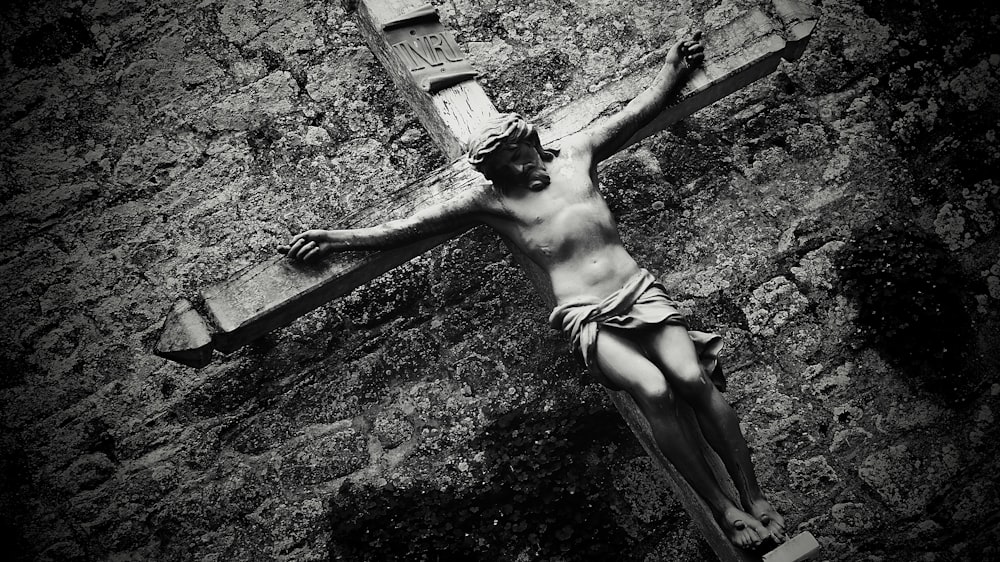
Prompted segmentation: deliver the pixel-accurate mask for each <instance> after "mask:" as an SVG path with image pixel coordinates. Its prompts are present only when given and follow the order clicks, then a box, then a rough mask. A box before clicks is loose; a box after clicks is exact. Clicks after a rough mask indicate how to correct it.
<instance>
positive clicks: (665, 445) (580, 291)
mask: <svg viewBox="0 0 1000 562" xmlns="http://www.w3.org/2000/svg"><path fill="white" fill-rule="evenodd" d="M703 51H704V47H703V45H702V42H701V33H700V32H695V33H693V34H691V35H689V36H687V37H686V38H685V39H683V40H681V41H678V42H677V43H676V44H675V45H673V47H672V48H671V49H670V50H669V51H668V53H667V55H666V59H665V63H664V65H663V68H662V69H661V70H660V72H659V73H658V74H657V76H656V78H655V79H654V80H653V83H652V84H651V85H650V86H649V87H648V88H647V89H646V90H644V91H643V92H642V93H640V94H639V95H638V96H637V97H636V98H635V99H633V100H632V101H631V102H629V104H628V105H626V106H625V107H624V108H623V109H622V110H621V111H620V112H618V113H616V114H614V115H613V116H611V117H610V118H608V119H607V120H605V121H603V122H600V123H599V124H597V125H594V126H592V127H591V128H589V129H586V130H584V131H581V132H579V133H577V134H575V135H573V136H570V137H567V138H566V139H563V140H562V142H561V144H560V146H559V149H558V150H557V149H554V148H545V147H543V146H542V145H541V142H540V140H539V137H538V133H537V131H536V130H535V128H534V126H533V125H531V124H529V123H527V122H525V120H524V119H523V118H521V116H520V115H517V114H515V113H509V114H505V115H500V116H498V117H496V118H495V119H492V120H490V121H489V122H487V123H484V124H483V127H482V129H481V131H480V132H479V133H478V134H477V135H474V136H473V137H472V138H471V139H470V140H469V142H468V144H467V152H468V159H469V162H470V163H471V164H472V165H473V166H474V167H475V168H476V169H477V170H478V171H480V172H481V173H482V174H483V175H484V176H485V177H486V179H488V180H490V182H492V186H490V185H489V184H488V183H486V182H484V183H483V185H482V186H481V187H482V188H481V189H470V190H468V191H467V192H465V193H463V194H462V195H459V196H458V197H455V198H453V199H450V200H448V201H446V202H444V203H441V204H437V205H434V206H432V207H429V208H426V209H423V210H421V211H419V212H417V213H415V214H413V215H412V216H410V217H407V218H404V219H401V220H394V221H390V222H386V223H384V224H381V225H378V226H374V227H370V228H358V229H350V230H308V231H306V232H302V233H301V234H298V235H296V236H295V237H293V238H292V240H291V242H290V243H289V245H287V246H282V247H279V248H278V251H279V252H282V253H284V254H285V255H286V256H287V257H288V258H289V259H293V260H301V261H305V262H310V261H314V260H318V259H320V258H322V257H323V256H325V255H327V254H329V253H331V252H335V251H340V250H362V249H372V250H375V249H386V248H392V247H396V246H402V245H404V244H407V243H409V242H413V241H415V240H417V239H420V238H423V237H428V236H432V235H435V234H441V233H446V232H450V231H453V230H456V229H458V228H459V227H462V226H467V225H471V224H486V225H488V226H490V227H492V228H494V229H495V230H497V231H499V232H500V233H501V234H502V235H503V236H505V237H507V238H508V239H510V240H511V241H512V242H513V243H514V245H516V246H517V247H518V248H519V249H520V250H521V251H522V252H523V253H524V254H525V255H527V256H528V258H530V259H531V260H532V261H533V262H534V263H535V264H537V265H538V266H539V267H540V268H541V269H542V270H543V271H544V272H545V274H546V275H547V276H548V279H549V281H550V283H551V286H552V291H553V294H554V296H555V299H556V302H557V306H556V307H555V309H554V310H553V311H552V313H551V315H550V317H549V321H550V322H551V324H552V325H553V327H555V328H557V329H560V330H563V331H565V332H566V333H567V334H568V335H569V337H570V339H571V340H572V342H573V345H574V347H575V349H577V350H578V351H579V352H580V354H581V355H582V358H583V360H584V362H585V364H586V365H587V367H588V369H589V371H590V372H591V373H592V374H593V375H594V376H595V377H596V378H597V379H598V380H599V381H600V382H601V383H602V384H604V385H606V386H608V387H609V388H612V389H614V390H624V391H626V392H628V393H629V394H630V395H631V396H632V398H633V399H634V400H635V403H636V404H637V405H638V407H639V409H640V411H641V412H642V414H643V415H644V416H645V418H646V420H647V421H648V422H649V426H650V428H651V429H652V433H653V436H654V438H655V441H656V444H657V446H658V447H659V449H660V450H661V451H662V452H663V454H664V455H665V456H666V457H667V458H668V459H669V460H670V462H671V463H673V465H674V466H675V467H676V468H677V470H678V471H679V472H680V474H681V475H682V476H683V477H684V478H685V479H686V480H687V481H688V482H689V483H690V484H691V486H692V487H693V488H694V489H695V491H697V493H698V494H699V495H700V496H701V497H702V498H703V499H704V500H705V502H706V503H707V504H708V506H709V507H710V509H711V510H712V514H713V515H714V517H715V520H716V521H717V522H718V524H719V526H720V527H721V528H722V530H723V531H724V532H725V534H726V535H727V536H728V537H729V539H730V540H731V541H732V542H733V543H734V544H736V545H737V546H740V547H743V548H754V547H756V546H758V545H760V544H761V543H762V542H763V541H765V540H768V539H773V540H775V541H777V542H783V541H784V540H785V532H784V519H783V518H782V516H781V515H780V514H778V512H777V511H776V510H775V509H774V507H773V506H772V505H771V504H770V502H768V500H767V498H766V497H765V496H764V493H763V491H762V490H761V488H760V485H759V484H758V482H757V477H756V474H755V472H754V466H753V463H752V461H751V458H750V452H749V450H748V448H747V443H746V439H745V438H744V436H743V433H742V431H741V430H740V426H739V420H738V419H737V417H736V413H735V412H734V411H733V408H732V407H731V406H730V405H729V403H727V402H726V400H725V399H724V398H723V396H722V394H721V393H720V392H719V389H718V388H716V385H715V384H714V383H715V382H717V381H713V378H714V376H715V375H718V376H719V377H720V378H721V371H720V370H719V369H718V352H719V349H720V348H721V346H722V338H721V337H720V336H718V335H715V334H707V333H703V332H697V331H693V330H688V326H687V322H686V320H685V318H684V317H683V316H682V315H681V314H680V313H679V312H678V311H677V309H676V308H674V307H673V306H672V302H671V301H670V300H669V299H668V297H667V294H666V292H665V289H664V287H663V285H661V284H660V283H658V282H657V281H656V280H655V279H654V278H653V276H652V275H651V274H650V273H649V272H648V271H646V270H645V269H642V268H641V267H640V266H639V265H638V264H637V263H636V261H635V260H634V259H633V258H632V256H631V255H629V253H628V252H627V251H626V250H625V247H624V245H623V244H622V240H621V237H620V235H619V233H618V229H617V225H616V224H615V220H614V217H613V216H612V214H611V211H610V210H609V208H608V205H607V203H606V202H605V200H604V198H603V197H602V196H601V194H600V192H599V191H598V189H597V186H598V180H597V165H598V163H599V162H601V161H602V160H604V159H606V158H608V157H610V156H611V155H613V154H614V153H616V152H617V151H618V150H619V149H620V148H622V147H623V145H624V144H625V143H626V142H627V141H628V139H629V138H630V137H632V136H633V135H634V134H635V133H636V132H637V131H638V130H640V129H641V128H642V127H643V126H645V125H646V124H647V123H649V122H650V121H651V120H652V119H653V118H654V117H655V116H656V115H658V114H659V113H660V112H662V111H663V110H664V109H665V107H666V105H667V103H668V101H669V100H670V98H671V96H672V95H673V94H674V93H675V92H676V91H677V90H678V89H679V87H680V86H681V85H682V84H683V83H684V81H685V80H686V79H687V77H688V75H689V73H690V70H691V68H693V67H695V66H697V65H699V64H700V63H701V62H702V60H703V56H704V55H703ZM687 406H689V407H690V408H691V409H692V410H693V411H694V413H695V415H694V417H693V418H692V417H691V416H687V415H679V410H680V409H681V408H682V407H685V408H686V407H687ZM699 433H700V434H701V435H703V436H704V437H705V440H706V441H707V442H708V443H709V445H710V446H711V447H712V449H713V450H714V451H715V452H716V453H717V454H718V455H719V457H720V458H721V459H722V462H723V464H724V465H725V467H726V471H727V472H728V473H729V476H730V477H731V478H732V480H733V483H734V485H735V487H736V490H737V492H738V494H739V498H738V500H739V501H738V503H737V501H736V499H735V498H730V497H729V495H728V494H727V493H726V492H725V491H724V489H723V486H722V485H721V484H720V483H719V482H718V481H717V480H716V478H715V476H714V474H713V472H712V470H711V468H710V466H709V464H708V462H707V460H706V459H705V457H704V456H703V453H702V451H701V449H700V446H699V442H700V441H701V439H700V437H699Z"/></svg>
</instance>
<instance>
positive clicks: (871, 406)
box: [0, 0, 1000, 562]
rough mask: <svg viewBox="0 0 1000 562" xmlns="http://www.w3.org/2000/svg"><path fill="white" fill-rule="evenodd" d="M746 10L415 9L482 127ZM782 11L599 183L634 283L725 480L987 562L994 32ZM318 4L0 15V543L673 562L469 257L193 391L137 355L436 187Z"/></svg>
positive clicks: (841, 523) (516, 306)
mask: <svg viewBox="0 0 1000 562" xmlns="http://www.w3.org/2000/svg"><path fill="white" fill-rule="evenodd" d="M749 3H750V2H744V1H734V0H727V1H726V2H722V3H719V4H716V3H713V2H700V1H685V2H680V3H678V4H677V5H673V6H663V3H661V2H653V1H651V0H650V1H646V0H641V1H636V2H628V3H624V2H617V3H616V2H599V1H595V0H591V1H586V2H575V3H569V2H557V1H553V0H542V1H536V2H528V1H526V0H501V1H499V2H498V1H496V0H490V1H467V0H456V1H453V2H447V3H440V4H439V9H440V11H441V13H442V15H443V18H444V20H445V22H446V25H448V26H450V27H451V28H452V29H454V30H455V31H456V33H457V35H458V39H459V41H460V42H461V43H463V44H464V45H465V46H466V47H467V49H468V51H469V52H470V54H471V55H472V56H473V57H474V59H475V60H476V61H477V64H478V67H479V68H480V70H482V71H483V74H484V75H485V78H484V80H483V83H484V86H485V87H486V89H487V90H488V92H489V93H490V94H491V96H492V97H493V99H494V100H495V101H496V103H497V105H498V107H499V108H500V109H501V110H512V109H517V110H519V111H521V112H523V113H526V114H531V113H533V112H535V111H538V110H540V109H542V108H544V107H548V106H550V105H552V104H558V103H562V102H565V101H566V100H569V99H573V98H575V97H577V96H580V95H583V94H585V93H586V92H587V91H588V90H593V89H594V87H595V85H597V84H600V83H602V81H604V80H606V79H607V77H608V76H610V75H614V74H615V73H616V72H617V71H618V70H619V69H620V68H623V67H628V66H629V65H631V64H634V63H636V61H638V60H639V59H640V57H641V56H642V55H643V54H644V53H646V52H648V51H650V50H652V49H654V48H656V47H658V46H659V45H661V44H662V43H663V42H665V41H668V40H670V39H671V38H672V37H673V36H674V33H675V31H676V30H677V29H679V28H683V27H685V26H689V25H696V26H702V27H705V28H711V27H712V25H713V24H717V23H719V22H722V21H725V18H726V16H727V15H728V14H730V13H731V12H732V11H734V10H737V9H739V8H740V7H741V6H745V5H747V4H749ZM814 3H815V4H816V5H817V6H818V7H820V9H821V10H822V12H823V19H822V20H821V23H820V27H819V28H818V30H817V34H816V35H815V36H814V38H813V40H812V43H811V45H810V47H809V49H808V50H807V52H806V54H805V56H804V57H803V58H802V59H801V60H800V61H799V62H797V63H795V64H794V65H785V66H783V67H782V69H781V70H780V71H779V72H778V73H776V74H775V75H772V76H770V77H768V78H766V79H764V80H762V81H760V82H758V83H757V84H755V85H753V86H751V87H749V88H747V89H746V90H744V91H742V92H739V93H737V94H735V95H733V96H731V97H729V98H727V99H725V100H723V101H721V102H719V103H718V104H716V105H715V106H713V107H711V108H708V109H706V110H703V111H701V112H700V113H698V114H696V115H695V116H693V117H692V118H690V119H689V120H687V121H686V122H685V123H683V124H681V125H679V126H678V127H676V128H675V129H674V130H672V131H670V132H668V133H665V134H663V135H661V136H658V137H656V138H654V139H651V140H650V141H647V142H645V143H643V144H641V145H639V146H637V147H635V148H634V149H632V150H630V151H628V152H627V153H625V154H623V155H621V156H620V157H619V158H617V159H616V160H615V161H613V162H612V163H610V164H609V165H608V167H607V168H606V170H605V172H604V176H603V189H604V192H605V193H606V196H607V199H608V201H609V203H610V205H611V207H612V209H613V210H614V212H615V213H616V214H617V216H618V218H619V221H620V226H621V229H622V232H623V236H624V238H625V240H626V244H627V245H628V247H629V249H630V250H631V251H633V252H634V254H635V255H636V257H637V258H638V259H639V261H640V262H641V263H643V264H644V265H646V266H647V267H648V268H649V269H650V270H651V271H653V272H654V273H656V274H657V275H659V276H660V277H661V278H662V279H663V280H664V281H665V283H666V284H667V285H668V286H669V288H670V289H671V291H672V292H673V293H674V294H676V296H677V298H678V300H679V301H680V302H681V305H682V308H684V309H685V311H686V312H688V313H689V314H690V316H691V319H692V321H693V323H694V324H695V325H696V326H698V327H707V328H711V329H713V330H717V331H720V332H723V333H724V334H725V335H726V338H727V355H726V365H727V367H728V375H729V379H730V381H729V390H728V392H727V396H728V398H729V400H730V401H731V402H732V403H733V404H734V406H735V407H736V409H737V411H738V412H739V414H740V416H741V419H742V421H743V427H744V430H745V432H746V434H747V438H748V440H749V441H750V444H751V446H752V448H753V451H754V457H755V459H756V462H757V464H758V468H759V473H760V476H761V479H762V481H763V483H764V485H765V486H766V488H767V489H769V490H771V491H772V495H773V498H774V500H775V503H776V504H777V505H778V506H779V507H780V508H781V509H783V511H784V512H785V513H787V514H788V517H789V520H790V521H789V522H790V523H791V527H792V528H793V529H795V530H810V531H811V532H812V533H813V534H814V535H816V536H817V538H818V539H819V540H820V542H821V543H822V545H823V547H824V551H823V559H827V560H851V561H862V560H863V561H871V562H874V561H890V560H893V561H895V560H898V561H907V562H910V561H914V560H921V561H947V560H986V559H991V558H992V557H996V556H997V548H998V547H997V546H996V545H997V544H1000V533H998V531H997V525H998V521H1000V508H998V507H997V503H998V499H1000V498H998V495H1000V488H998V484H997V482H996V478H995V476H994V475H995V474H997V473H998V471H1000V457H998V456H997V455H996V454H995V451H994V449H993V447H994V443H995V442H996V441H997V439H998V437H1000V435H998V433H1000V432H998V428H997V423H996V421H995V419H994V416H995V414H994V411H995V410H997V409H998V407H1000V404H998V402H1000V397H998V395H1000V378H998V364H1000V361H998V352H997V349H998V345H997V344H998V343H1000V342H998V341H997V340H998V339H1000V338H998V334H1000V261H998V257H997V256H998V255H1000V235H998V232H997V229H996V221H997V213H1000V195H998V191H1000V178H998V177H997V172H996V170H997V168H998V163H1000V151H998V149H997V146H998V143H997V135H998V131H997V129H998V127H997V123H998V110H997V107H1000V103H998V102H1000V99H998V94H997V92H998V91H1000V53H998V52H997V45H998V44H1000V37H998V32H997V29H998V28H1000V17H998V15H997V14H996V13H995V11H994V10H993V9H992V8H989V7H988V3H986V2H972V3H961V2H958V3H956V2H947V3H945V2H934V1H929V0H924V1H923V2H920V1H918V0H911V1H900V2H869V1H848V0H843V1H837V0H824V1H822V2H820V1H816V2H814ZM338 4H339V3H335V2H325V3H324V2H316V1H314V0H282V1H280V2H278V1H273V0H265V1H263V2H257V3H244V2H237V1H235V0H230V1H224V0H218V1H213V0H205V1H194V0H174V1H172V2H165V1H161V2H158V3H150V2H138V1H124V0H117V1H116V0H95V1H87V2H81V1H65V2H60V1H48V2H32V3H16V4H15V5H14V6H13V7H4V8H2V10H3V17H2V18H0V43H2V47H3V56H2V59H0V76H2V84H0V88H2V92H3V97H4V101H3V104H2V109H0V123H2V126H3V133H2V136H0V143H2V158H0V204H2V210H0V216H2V235H3V240H4V242H5V243H4V245H3V248H2V249H0V271H2V274H0V275H2V280H0V282H2V294H3V295H5V297H6V303H5V306H4V307H3V312H2V315H3V316H2V318H3V321H2V322H0V353H2V354H3V355H2V374H0V424H2V430H3V431H2V437H0V458H2V460H0V464H2V468H3V470H2V473H0V483H2V488H0V490H2V491H0V530H2V533H3V538H4V541H3V542H4V545H5V550H7V551H9V552H13V553H14V555H13V559H15V560H22V559H23V560H52V561H63V560H66V561H78V560H220V561H222V560H295V561H301V560H326V559H333V560H365V559H370V560H390V559H401V560H420V559H430V560H435V559H457V560H477V559H478V560H522V561H527V560H643V561H650V562H652V561H658V560H702V559H707V558H708V557H710V556H711V554H710V552H709V551H708V550H707V547H706V546H705V545H704V544H703V543H702V541H701V539H700V538H699V536H698V534H697V532H696V531H695V530H694V529H693V527H692V526H691V525H690V523H689V521H688V518H687V515H686V514H685V513H684V511H683V510H682V509H680V507H679V506H678V505H677V504H676V502H675V500H673V498H672V497H671V496H670V494H669V492H667V491H665V489H664V485H663V482H662V481H661V479H660V476H659V475H658V474H657V473H656V472H655V470H654V469H653V468H652V467H651V464H650V462H649V461H648V460H647V459H646V457H645V456H644V454H643V453H642V451H641V449H640V448H639V446H638V445H637V444H636V443H635V441H634V439H633V437H632V436H631V434H630V433H629V432H628V430H627V429H626V428H625V427H624V425H623V423H622V422H621V420H620V419H619V418H618V417H617V414H616V413H615V412H614V409H613V408H612V406H611V405H610V404H609V402H608V401H607V399H606V397H605V395H604V392H603V390H602V389H601V388H600V387H599V386H598V385H596V384H595V383H594V382H593V381H592V380H590V379H589V378H588V377H587V376H586V375H585V373H584V370H583V369H582V367H581V366H580V364H579V363H577V362H576V361H575V360H574V359H573V357H572V356H571V355H570V354H569V353H568V352H567V346H566V343H565V342H564V341H563V339H562V337H561V336H560V335H559V334H557V333H555V332H553V331H551V330H550V329H549V328H548V326H547V325H546V316H547V311H546V310H544V309H543V307H542V305H541V301H540V299H538V298H537V297H535V296H533V295H532V290H531V287H530V284H529V283H528V282H527V281H526V279H525V278H524V276H523V275H522V273H521V272H520V271H519V269H518V268H517V267H516V266H515V265H514V264H513V263H512V261H511V259H510V258H509V256H508V255H507V254H506V252H505V250H504V249H503V245H502V244H501V243H500V241H499V240H498V239H497V238H496V237H495V236H493V235H492V234H491V233H489V232H486V231H481V230H477V231H473V232H470V233H468V234H466V235H465V236H463V237H461V238H460V239H458V240H455V241H453V242H451V243H448V244H446V245H444V246H442V247H440V248H438V249H435V250H433V251H431V252H429V253H427V254H425V255H424V256H422V257H420V258H418V259H416V260H414V261H413V262H411V263H410V264H407V265H406V266H404V267H401V268H399V269H397V270H395V271H393V272H391V273H389V274H387V275H386V276H384V277H383V278H380V279H378V280H377V281H375V282H373V283H371V284H370V285H368V286H365V287H363V288H361V289H359V290H357V291H355V292H354V293H353V294H351V295H349V296H348V297H346V298H343V299H340V300H338V301H337V302H334V303H332V304H331V305H329V306H326V307H323V308H321V309H319V310H317V311H315V312H313V313H311V314H309V315H307V316H306V317H304V318H302V319H300V320H299V321H297V322H295V323H294V324H293V325H291V326H289V327H288V328H286V329H283V330H280V331H278V332H276V333H274V334H272V335H269V336H268V337H266V338H264V339H263V340H261V341H260V342H259V343H257V344H255V345H254V346H251V347H250V348H247V349H243V350H240V351H238V352H236V353H234V354H232V355H229V356H217V358H216V361H215V363H213V364H212V365H211V366H209V367H206V368H204V369H202V370H197V371H195V370H190V369H186V368H183V367H180V366H177V365H174V364H171V363H167V362H165V361H163V360H161V359H159V358H156V357H155V356H153V355H152V354H151V353H150V349H151V346H152V344H153V342H154V341H155V339H156V335H157V330H158V329H159V325H160V322H161V321H162V317H163V315H164V314H165V312H166V311H167V310H168V308H169V306H170V304H171V303H172V302H173V301H174V300H175V299H176V298H177V297H181V296H185V297H194V296H196V295H197V293H198V291H199V290H200V289H201V288H204V287H207V286H209V285H211V284H212V283H214V282H217V281H220V280H222V279H225V278H227V277H229V276H230V275H232V274H233V273H234V272H236V271H238V270H240V269H241V268H243V267H246V266H248V265H250V264H254V263H256V262H258V261H259V260H261V259H263V258H264V257H265V256H268V255H270V254H271V252H273V251H274V247H275V246H276V245H277V244H278V243H280V242H283V241H285V240H286V239H287V238H288V237H289V236H290V235H291V234H292V233H295V232H297V231H298V230H300V229H302V228H305V227H314V226H325V225H334V224H336V220H337V217H338V216H342V215H343V214H344V213H345V212H348V211H349V210H350V209H352V208H357V207H360V206H364V205H371V204H377V201H378V198H379V196H380V194H381V193H384V192H385V191H386V190H389V189H392V188H393V186H396V185H399V183H400V182H405V181H409V180H412V179H415V178H418V177H420V176H421V175H422V174H424V173H426V172H427V171H429V170H431V169H433V168H434V167H436V166H438V165H440V164H442V160H441V157H440V156H439V155H437V154H436V153H435V152H434V150H433V149H432V147H431V145H430V141H429V139H428V137H427V135H426V134H425V133H424V132H423V130H422V129H421V127H420V125H419V123H418V122H417V121H416V119H415V118H414V117H413V115H412V114H411V113H410V112H409V109H408V108H407V107H406V106H405V104H404V103H403V102H402V101H401V100H400V99H399V98H398V97H397V96H396V94H395V92H394V89H393V87H392V85H391V84H390V83H389V81H388V80H387V79H386V78H385V76H384V74H383V72H382V70H381V68H380V67H379V66H378V65H377V63H376V62H375V61H374V59H373V57H372V56H371V55H370V54H369V52H368V51H367V49H366V48H365V47H364V46H363V45H362V44H361V39H360V36H359V34H358V32H357V29H356V28H355V26H354V24H353V23H352V22H351V21H349V19H348V18H347V17H346V16H345V14H344V13H343V12H342V10H341V9H340V7H339V5H338ZM709 56H711V55H710V54H709ZM991 553H992V554H991Z"/></svg>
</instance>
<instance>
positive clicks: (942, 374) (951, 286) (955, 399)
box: [837, 217, 987, 404]
mask: <svg viewBox="0 0 1000 562" xmlns="http://www.w3.org/2000/svg"><path fill="white" fill-rule="evenodd" d="M837 265H838V267H839V269H840V276H841V279H842V280H843V281H844V284H845V289H846V292H847V294H848V295H850V296H851V297H852V298H853V299H854V301H855V303H856V304H857V307H858V321H857V323H858V327H859V330H860V332H859V334H858V335H859V336H860V337H861V338H862V340H863V341H864V342H866V343H868V344H871V345H873V346H875V347H876V348H877V349H878V350H879V351H880V352H881V353H882V354H883V356H884V357H885V358H886V359H887V360H888V361H889V362H890V363H891V364H892V365H893V366H894V367H896V368H897V369H899V370H900V371H901V372H903V373H905V374H906V377H907V379H908V382H910V383H912V384H913V385H915V386H916V387H917V388H920V389H923V390H927V391H930V392H932V393H934V394H935V395H937V396H939V397H942V398H944V399H945V401H946V402H949V403H953V404H959V403H962V402H964V401H966V400H968V399H971V398H974V397H975V396H976V393H977V390H979V388H980V387H981V386H982V385H983V384H985V381H986V378H987V377H985V376H984V373H981V372H979V371H980V369H979V368H978V366H979V364H980V362H979V361H977V346H976V343H977V337H976V332H977V326H976V323H975V321H974V318H973V315H972V314H971V313H970V310H971V309H973V304H972V303H973V296H972V295H973V293H974V291H972V290H970V287H969V280H968V279H967V278H966V276H965V275H963V272H962V268H961V266H960V264H959V263H958V262H957V261H956V260H955V259H954V258H953V257H952V256H951V255H950V254H949V253H948V251H947V250H946V249H945V248H944V247H943V246H942V245H941V243H940V242H938V241H937V240H935V239H933V238H932V237H931V236H930V235H928V234H926V233H924V232H923V231H922V230H921V229H920V227H919V226H918V225H916V224H914V223H912V222H909V221H906V220H901V219H893V218H888V217H885V218H882V219H880V220H878V221H876V222H873V223H871V224H868V225H865V226H863V227H861V228H858V229H856V230H855V231H854V232H853V233H852V235H851V238H850V240H849V241H848V243H847V245H846V246H845V247H844V248H843V249H842V250H841V252H840V255H839V256H838V264H837Z"/></svg>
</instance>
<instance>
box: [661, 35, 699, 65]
mask: <svg viewBox="0 0 1000 562" xmlns="http://www.w3.org/2000/svg"><path fill="white" fill-rule="evenodd" d="M704 51H705V45H704V44H702V42H701V31H695V32H694V33H692V34H691V35H690V36H689V37H687V38H685V39H681V40H680V41H678V42H677V43H676V44H674V46H673V47H672V48H671V49H670V52H668V53H667V62H668V63H673V64H674V65H675V66H677V67H678V68H685V69H691V68H694V67H696V66H698V65H700V64H701V63H702V62H703V61H704V60H705V53H704Z"/></svg>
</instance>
